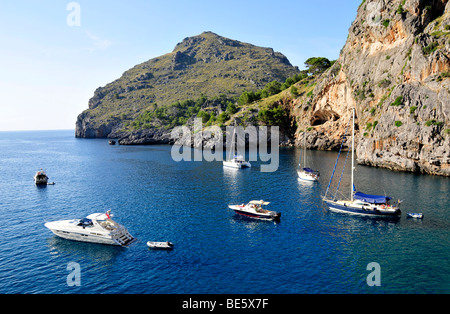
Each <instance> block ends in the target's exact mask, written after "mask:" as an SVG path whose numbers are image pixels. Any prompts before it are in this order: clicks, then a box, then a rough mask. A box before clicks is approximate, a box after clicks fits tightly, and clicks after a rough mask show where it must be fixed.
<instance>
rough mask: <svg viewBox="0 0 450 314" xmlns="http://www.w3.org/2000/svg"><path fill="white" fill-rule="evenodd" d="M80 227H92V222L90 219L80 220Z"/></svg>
mask: <svg viewBox="0 0 450 314" xmlns="http://www.w3.org/2000/svg"><path fill="white" fill-rule="evenodd" d="M78 226H83V227H86V226H92V220H90V219H89V218H83V219H80V221H79V222H78Z"/></svg>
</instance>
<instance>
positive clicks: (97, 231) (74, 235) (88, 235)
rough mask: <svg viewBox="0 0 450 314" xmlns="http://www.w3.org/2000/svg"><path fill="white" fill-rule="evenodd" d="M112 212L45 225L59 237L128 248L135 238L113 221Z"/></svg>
mask: <svg viewBox="0 0 450 314" xmlns="http://www.w3.org/2000/svg"><path fill="white" fill-rule="evenodd" d="M110 212H111V211H110V210H108V211H107V212H106V214H102V213H96V214H91V215H89V216H87V217H86V218H83V219H71V220H59V221H53V222H47V223H45V226H46V227H47V228H48V229H50V230H51V231H52V232H53V233H54V234H55V235H57V236H58V237H61V238H64V239H69V240H75V241H82V242H92V243H100V244H110V245H120V246H127V245H129V244H131V243H132V242H134V241H135V240H136V238H134V237H133V236H132V235H131V234H130V233H129V232H128V230H127V229H126V228H125V227H124V226H123V225H121V224H119V223H117V222H115V221H114V220H112V219H111V217H112V214H110Z"/></svg>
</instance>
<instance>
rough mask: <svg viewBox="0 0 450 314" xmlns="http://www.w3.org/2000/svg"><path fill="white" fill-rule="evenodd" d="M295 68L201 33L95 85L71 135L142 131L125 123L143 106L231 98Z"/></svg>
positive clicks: (275, 55) (278, 57)
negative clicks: (92, 93)
mask: <svg viewBox="0 0 450 314" xmlns="http://www.w3.org/2000/svg"><path fill="white" fill-rule="evenodd" d="M298 72H299V70H298V68H297V67H294V66H292V65H291V64H290V63H289V60H288V59H287V58H286V57H285V56H284V55H282V54H281V53H279V52H274V51H273V49H271V48H262V47H257V46H254V45H251V44H247V43H243V42H239V41H237V40H231V39H228V38H225V37H221V36H219V35H217V34H214V33H212V32H204V33H202V34H201V35H198V36H194V37H189V38H185V39H184V40H183V41H182V42H180V43H178V44H177V45H176V47H175V49H174V50H173V51H172V52H171V53H168V54H165V55H163V56H160V57H157V58H153V59H151V60H148V61H146V62H144V63H141V64H138V65H136V66H135V67H133V68H132V69H130V70H128V71H126V72H125V73H123V75H122V77H120V78H119V79H117V80H115V81H114V82H111V83H109V84H107V85H106V86H104V87H99V88H98V89H97V90H96V91H95V92H94V96H93V97H92V98H91V99H90V100H89V109H87V110H85V111H84V112H83V113H81V114H80V115H79V116H78V119H77V122H76V131H75V135H76V136H77V137H88V138H90V137H107V136H108V135H110V136H112V134H114V135H113V136H114V137H116V136H118V134H121V135H123V134H126V133H129V132H131V131H137V130H140V131H142V128H141V127H139V126H138V127H136V126H137V124H134V126H135V128H132V127H130V125H131V123H132V122H134V120H135V119H136V118H137V117H139V116H141V115H142V114H143V113H145V112H146V111H152V112H154V111H155V109H156V108H158V107H161V106H168V105H170V104H173V103H176V102H183V101H186V100H190V99H192V100H196V99H198V98H199V97H201V96H205V97H206V98H207V99H212V98H217V97H219V96H221V95H222V97H223V95H226V97H227V98H229V99H233V98H235V97H237V96H239V95H240V94H241V93H242V91H243V90H258V89H261V88H262V87H264V86H265V85H266V84H267V83H269V82H271V81H274V80H276V81H281V82H284V80H285V79H286V78H287V77H290V76H292V75H294V74H296V73H298ZM162 127H165V125H162ZM144 131H145V130H144ZM147 133H148V132H147ZM153 133H154V132H153Z"/></svg>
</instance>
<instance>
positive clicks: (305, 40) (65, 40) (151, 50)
mask: <svg viewBox="0 0 450 314" xmlns="http://www.w3.org/2000/svg"><path fill="white" fill-rule="evenodd" d="M360 3H361V0H342V1H335V0H322V1H310V0H297V1H292V0H290V1H287V0H278V1H267V0H238V1H236V0H227V1H215V0H189V1H187V0H164V1H154V0H129V1H119V0H109V1H105V0H89V1H88V0H85V1H83V0H79V1H64V0H46V1H30V0H28V1H25V0H15V1H6V0H1V2H0V131H13V130H14V131H15V130H53V129H75V121H76V118H77V116H78V114H80V113H81V112H82V111H83V110H85V109H87V108H88V101H89V99H90V98H91V97H92V96H93V95H94V91H95V89H96V88H98V87H100V86H105V85H106V84H108V83H110V82H112V81H114V80H116V79H118V78H119V77H120V76H121V75H122V73H123V72H125V71H126V70H128V69H130V68H131V67H133V66H134V65H136V64H139V63H142V62H145V61H147V60H149V59H152V58H155V57H158V56H161V55H163V54H166V53H169V52H171V51H172V50H173V49H174V47H175V45H176V44H177V43H179V42H181V41H182V40H183V39H184V38H185V37H191V36H196V35H199V34H201V33H203V32H204V31H212V32H214V33H216V34H218V35H220V36H224V37H227V38H231V39H234V40H239V41H242V42H247V43H251V44H253V45H257V46H261V47H270V48H273V49H274V50H275V51H279V52H281V53H283V54H284V55H285V56H286V57H287V58H288V59H289V61H290V62H291V64H292V65H296V66H298V67H299V68H300V69H303V68H304V62H305V60H306V59H308V58H310V57H318V56H320V57H326V58H328V59H330V60H335V59H337V58H338V57H339V52H340V50H341V48H342V47H343V46H344V44H345V41H346V39H347V35H348V29H349V27H350V25H351V23H352V22H353V20H354V19H355V17H356V11H357V8H358V6H359V4H360Z"/></svg>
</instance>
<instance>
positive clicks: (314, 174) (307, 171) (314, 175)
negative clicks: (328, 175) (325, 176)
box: [297, 135, 320, 181]
mask: <svg viewBox="0 0 450 314" xmlns="http://www.w3.org/2000/svg"><path fill="white" fill-rule="evenodd" d="M303 166H304V168H301V167H300V162H299V163H298V168H297V174H298V178H299V179H301V180H304V181H319V176H320V173H319V171H315V170H312V169H311V168H307V167H305V166H306V136H305V135H303Z"/></svg>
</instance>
